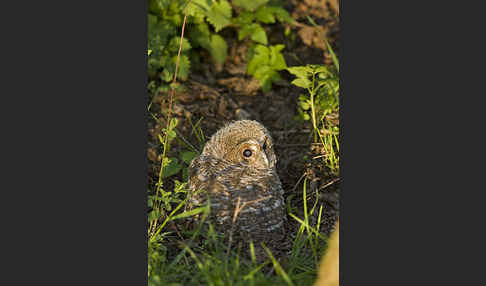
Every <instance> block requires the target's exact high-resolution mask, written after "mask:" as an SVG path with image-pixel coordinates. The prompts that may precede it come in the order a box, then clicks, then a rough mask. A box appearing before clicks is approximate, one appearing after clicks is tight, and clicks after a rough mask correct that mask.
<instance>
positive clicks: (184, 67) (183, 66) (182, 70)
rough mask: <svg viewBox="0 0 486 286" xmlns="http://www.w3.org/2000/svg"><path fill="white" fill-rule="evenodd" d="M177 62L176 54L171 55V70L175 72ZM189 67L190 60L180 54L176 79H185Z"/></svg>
mask: <svg viewBox="0 0 486 286" xmlns="http://www.w3.org/2000/svg"><path fill="white" fill-rule="evenodd" d="M176 63H177V56H174V57H172V65H173V67H172V68H173V72H175V66H176ZM190 69H191V62H190V61H189V57H188V56H186V55H181V58H180V61H179V69H178V74H177V79H181V80H186V79H187V76H188V75H189V70H190Z"/></svg>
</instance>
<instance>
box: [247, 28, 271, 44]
mask: <svg viewBox="0 0 486 286" xmlns="http://www.w3.org/2000/svg"><path fill="white" fill-rule="evenodd" d="M252 27H253V28H252V30H251V36H250V39H252V40H253V41H255V42H257V43H260V44H263V45H266V44H267V43H268V40H267V33H266V32H265V30H264V29H263V27H262V26H260V25H258V24H253V25H252Z"/></svg>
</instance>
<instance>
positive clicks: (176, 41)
mask: <svg viewBox="0 0 486 286" xmlns="http://www.w3.org/2000/svg"><path fill="white" fill-rule="evenodd" d="M180 41H181V37H173V38H172V39H171V40H170V42H169V45H168V49H169V50H170V51H171V52H174V53H177V52H178V51H179V45H180ZM190 49H191V44H190V43H189V41H188V40H187V39H186V38H183V39H182V49H181V52H186V51H188V50H190Z"/></svg>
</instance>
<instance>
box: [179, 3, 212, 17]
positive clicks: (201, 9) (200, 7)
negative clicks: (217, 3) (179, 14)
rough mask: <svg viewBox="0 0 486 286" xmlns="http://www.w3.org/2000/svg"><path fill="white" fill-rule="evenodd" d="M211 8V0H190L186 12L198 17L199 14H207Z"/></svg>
mask: <svg viewBox="0 0 486 286" xmlns="http://www.w3.org/2000/svg"><path fill="white" fill-rule="evenodd" d="M209 9H211V0H190V1H189V3H188V4H187V7H186V9H185V12H186V13H187V15H188V16H193V17H197V16H198V15H206V12H207V11H209Z"/></svg>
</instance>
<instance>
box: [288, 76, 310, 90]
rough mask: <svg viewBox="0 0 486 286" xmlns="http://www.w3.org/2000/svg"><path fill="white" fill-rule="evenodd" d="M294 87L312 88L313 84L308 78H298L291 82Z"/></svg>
mask: <svg viewBox="0 0 486 286" xmlns="http://www.w3.org/2000/svg"><path fill="white" fill-rule="evenodd" d="M291 83H292V84H293V85H295V86H298V87H302V88H310V87H311V86H312V82H311V81H310V80H308V79H306V78H297V79H294V80H293V81H292V82H291Z"/></svg>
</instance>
